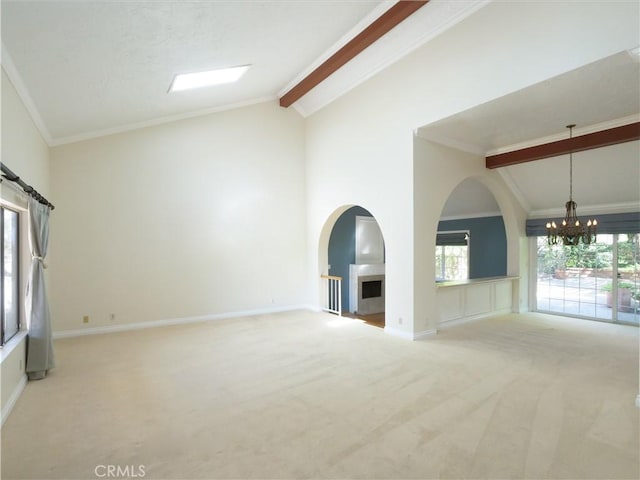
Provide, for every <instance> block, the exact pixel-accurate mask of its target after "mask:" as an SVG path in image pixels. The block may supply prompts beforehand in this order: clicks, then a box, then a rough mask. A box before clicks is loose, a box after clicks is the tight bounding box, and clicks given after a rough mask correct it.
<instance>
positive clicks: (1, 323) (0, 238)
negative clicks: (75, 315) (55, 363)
mask: <svg viewBox="0 0 640 480" xmlns="http://www.w3.org/2000/svg"><path fill="white" fill-rule="evenodd" d="M5 210H6V211H9V212H12V213H13V214H15V218H16V245H15V255H16V259H15V265H16V266H17V268H16V269H15V279H14V278H13V276H12V281H14V288H15V292H17V294H16V296H15V298H17V302H16V312H15V313H16V325H15V331H12V333H11V335H10V336H6V335H7V332H6V331H5V308H4V302H5V298H4V282H5V275H4V270H5V266H4V246H5V245H4V228H5V222H4V212H5ZM20 217H21V215H20V211H19V210H17V209H13V208H9V207H8V206H6V205H5V204H0V252H2V262H0V293H2V295H1V296H0V297H1V298H2V301H1V302H0V303H2V306H1V307H2V308H1V309H0V346H4V345H6V344H7V343H8V342H9V341H10V340H11V339H12V338H14V337H15V336H16V335H17V334H18V333H20V327H21V318H22V308H21V302H20V298H21V283H20V280H21V272H20V270H21V268H22V263H21V260H22V258H21V254H20V249H21V244H22V243H21V242H22V239H21V237H22V235H21V221H20Z"/></svg>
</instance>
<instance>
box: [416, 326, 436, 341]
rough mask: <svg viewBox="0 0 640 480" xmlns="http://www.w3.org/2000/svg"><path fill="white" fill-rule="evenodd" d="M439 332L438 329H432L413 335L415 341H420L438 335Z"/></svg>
mask: <svg viewBox="0 0 640 480" xmlns="http://www.w3.org/2000/svg"><path fill="white" fill-rule="evenodd" d="M437 334H438V330H437V329H436V328H430V329H429V330H423V331H421V332H417V333H414V334H413V339H414V340H420V339H421V338H425V337H430V336H432V335H437Z"/></svg>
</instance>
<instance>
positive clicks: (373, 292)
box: [362, 280, 382, 299]
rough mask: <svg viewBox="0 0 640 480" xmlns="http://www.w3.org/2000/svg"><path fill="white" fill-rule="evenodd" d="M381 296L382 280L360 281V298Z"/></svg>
mask: <svg viewBox="0 0 640 480" xmlns="http://www.w3.org/2000/svg"><path fill="white" fill-rule="evenodd" d="M381 296H382V280H371V281H369V282H362V298H363V299H364V298H376V297H381Z"/></svg>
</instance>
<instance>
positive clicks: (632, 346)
mask: <svg viewBox="0 0 640 480" xmlns="http://www.w3.org/2000/svg"><path fill="white" fill-rule="evenodd" d="M55 347H56V353H57V361H58V366H57V368H56V369H54V370H53V371H52V373H51V374H50V376H49V377H47V378H46V379H45V380H41V381H38V382H31V383H29V384H28V385H27V387H26V389H25V391H24V394H23V395H22V397H21V398H20V399H19V401H18V402H17V404H16V406H15V408H14V410H13V412H12V413H11V415H10V417H9V418H8V420H7V422H6V423H5V425H4V427H3V429H2V478H3V479H6V480H9V479H25V478H29V479H95V478H145V479H196V478H198V479H201V478H210V479H223V478H226V479H231V478H233V479H245V478H246V479H255V478H271V479H298V478H354V479H374V478H380V479H383V478H384V479H418V478H419V479H430V478H452V479H462V478H487V479H516V478H530V479H543V478H563V479H605V478H607V479H609V478H611V479H621V478H629V479H637V478H638V477H639V476H640V471H639V456H640V454H639V442H638V436H639V415H640V409H638V408H636V407H635V405H634V400H635V397H636V395H637V394H638V329H637V328H635V327H625V326H616V325H606V324H602V323H596V322H589V321H584V320H576V319H566V318H561V317H553V316H546V315H540V314H522V315H508V316H502V317H495V318H490V319H484V320H480V321H476V322H473V323H467V324H463V325H459V326H457V327H451V328H446V329H443V330H442V331H440V333H439V334H438V335H437V336H433V337H431V338H427V339H424V340H421V341H417V342H409V341H405V340H402V339H397V338H395V337H392V336H389V335H387V334H385V333H384V331H383V330H382V329H380V328H376V327H374V326H371V325H367V324H364V323H362V322H359V321H357V320H354V319H340V318H338V317H335V316H332V315H328V314H324V313H313V312H305V311H302V312H290V313H285V314H278V315H263V316H256V317H248V318H240V319H233V320H225V321H217V322H209V323H201V324H192V325H186V326H175V327H164V328H155V329H148V330H140V331H133V332H125V333H118V334H108V335H96V336H91V337H80V338H71V339H64V340H58V341H56V343H55ZM116 468H117V470H116ZM109 469H110V470H109ZM109 473H111V474H113V475H110V474H109ZM127 475H128V476H127Z"/></svg>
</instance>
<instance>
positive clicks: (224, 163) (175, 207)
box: [50, 102, 309, 332]
mask: <svg viewBox="0 0 640 480" xmlns="http://www.w3.org/2000/svg"><path fill="white" fill-rule="evenodd" d="M51 170H52V192H53V193H52V196H53V198H54V199H55V203H56V207H57V208H56V211H55V215H56V229H55V230H54V231H52V233H51V257H50V263H51V267H52V274H53V279H54V281H53V289H52V292H51V300H52V314H53V319H54V331H56V332H61V331H68V330H78V329H86V328H93V327H102V326H110V325H120V324H127V323H138V322H146V321H153V320H172V319H178V318H185V317H198V316H207V315H220V314H227V313H237V312H240V311H248V310H254V309H258V310H261V309H278V308H288V307H291V306H296V305H300V304H305V303H307V302H308V300H309V299H308V296H307V295H306V292H307V288H306V285H305V280H306V275H305V268H306V265H305V246H306V243H305V223H304V221H305V207H304V205H305V178H304V130H303V121H302V119H301V117H299V116H298V114H297V113H296V112H295V111H293V110H285V109H282V108H280V107H279V106H277V105H276V104H275V102H273V103H271V102H270V103H262V104H258V105H254V106H250V107H245V108H241V109H237V110H233V111H227V112H222V113H216V114H212V115H208V116H204V117H197V118H192V119H188V120H182V121H178V122H174V123H170V124H165V125H160V126H155V127H150V128H145V129H141V130H136V131H132V132H128V133H122V134H117V135H112V136H108V137H103V138H98V139H93V140H88V141H83V142H79V143H74V144H69V145H63V146H58V147H54V148H52V167H51ZM111 314H113V315H115V318H113V319H112V318H111ZM85 315H88V316H89V319H90V320H89V323H88V324H84V323H83V322H82V319H83V316H85Z"/></svg>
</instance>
